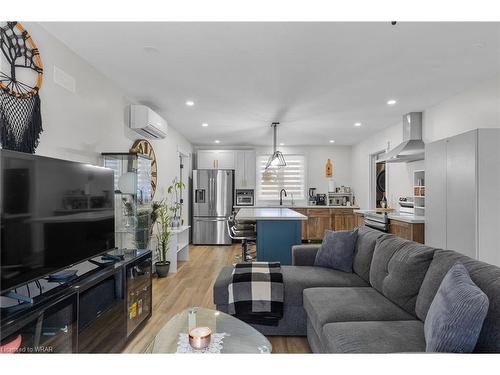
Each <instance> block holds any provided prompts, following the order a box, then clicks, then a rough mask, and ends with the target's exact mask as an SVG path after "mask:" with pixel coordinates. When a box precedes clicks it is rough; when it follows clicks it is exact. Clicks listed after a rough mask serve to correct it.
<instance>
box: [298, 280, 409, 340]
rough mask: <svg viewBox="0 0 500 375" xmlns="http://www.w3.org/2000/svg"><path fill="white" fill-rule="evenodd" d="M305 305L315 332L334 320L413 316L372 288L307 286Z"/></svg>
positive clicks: (367, 319) (387, 318) (390, 318)
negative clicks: (309, 287) (308, 287)
mask: <svg viewBox="0 0 500 375" xmlns="http://www.w3.org/2000/svg"><path fill="white" fill-rule="evenodd" d="M304 309H305V310H306V313H307V316H308V318H309V320H310V321H311V324H312V326H313V327H314V329H315V330H316V332H317V333H318V334H319V333H320V332H321V330H322V328H323V326H324V325H325V324H327V323H333V322H351V321H371V320H412V319H413V320H414V319H415V317H414V316H413V315H411V314H408V313H407V312H406V311H404V310H403V309H401V308H400V307H398V306H396V305H395V304H394V303H392V302H391V301H389V300H388V299H387V298H385V297H384V296H383V295H382V294H380V293H379V292H377V291H376V290H375V289H373V288H356V287H352V288H311V289H306V290H304Z"/></svg>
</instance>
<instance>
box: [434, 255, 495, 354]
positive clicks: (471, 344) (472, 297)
mask: <svg viewBox="0 0 500 375" xmlns="http://www.w3.org/2000/svg"><path fill="white" fill-rule="evenodd" d="M488 307H489V300H488V297H487V296H486V294H484V293H483V291H482V290H481V289H479V288H478V287H477V285H476V284H474V282H473V281H472V280H471V278H470V276H469V273H468V272H467V269H466V268H465V266H464V265H463V264H462V263H460V262H457V263H455V265H453V267H451V268H450V270H449V271H448V273H447V274H446V276H445V277H444V279H443V281H442V282H441V285H440V286H439V289H438V291H437V293H436V296H435V297H434V300H433V301H432V303H431V306H430V308H429V312H428V313H427V317H426V318H425V323H424V335H425V342H426V351H427V352H442V353H472V352H473V351H474V348H475V346H476V343H477V339H478V338H479V334H480V332H481V328H482V326H483V322H484V319H485V318H486V314H487V313H488Z"/></svg>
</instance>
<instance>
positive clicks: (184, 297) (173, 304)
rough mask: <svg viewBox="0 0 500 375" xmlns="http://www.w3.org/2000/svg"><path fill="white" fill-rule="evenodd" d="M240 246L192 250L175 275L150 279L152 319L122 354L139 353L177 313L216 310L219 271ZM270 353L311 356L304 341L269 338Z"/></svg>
mask: <svg viewBox="0 0 500 375" xmlns="http://www.w3.org/2000/svg"><path fill="white" fill-rule="evenodd" d="M239 249H240V246H239V245H233V246H191V248H190V252H189V262H180V263H179V268H178V270H177V273H176V274H172V275H169V276H168V277H167V278H164V279H157V278H154V279H153V316H152V317H151V319H150V320H149V321H148V322H147V324H146V325H145V326H144V328H143V329H142V330H141V331H140V332H138V334H137V335H136V336H135V337H134V338H133V339H132V341H130V343H129V344H128V345H127V346H126V347H125V349H124V350H123V352H124V353H140V352H143V351H144V349H145V348H146V346H147V345H148V344H149V343H150V342H151V340H153V338H154V336H155V335H156V333H157V332H158V331H159V330H160V329H161V328H162V327H163V326H164V325H165V323H166V322H167V321H168V320H169V319H170V318H172V317H173V316H174V315H175V314H177V313H178V312H180V311H182V310H184V309H186V308H188V307H191V306H202V307H208V308H212V309H214V308H215V305H214V304H213V297H212V290H213V285H214V282H215V279H216V278H217V275H218V274H219V271H220V269H221V268H222V267H224V266H226V265H231V264H232V263H234V259H235V256H236V255H237V254H239ZM268 339H269V341H270V342H271V344H272V345H273V353H310V348H309V344H308V342H307V339H306V338H305V337H285V336H269V337H268Z"/></svg>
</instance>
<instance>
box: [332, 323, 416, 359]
mask: <svg viewBox="0 0 500 375" xmlns="http://www.w3.org/2000/svg"><path fill="white" fill-rule="evenodd" d="M322 337H323V345H324V346H326V349H327V351H328V352H329V353H405V352H406V353H407V352H424V351H425V338H424V325H423V323H422V322H421V321H420V320H409V321H379V322H344V323H330V324H327V325H325V326H324V327H323V335H322Z"/></svg>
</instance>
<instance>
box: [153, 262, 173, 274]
mask: <svg viewBox="0 0 500 375" xmlns="http://www.w3.org/2000/svg"><path fill="white" fill-rule="evenodd" d="M155 269H156V274H157V275H158V277H159V278H163V277H167V275H168V271H169V270H170V262H169V261H168V260H167V261H159V262H155Z"/></svg>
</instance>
